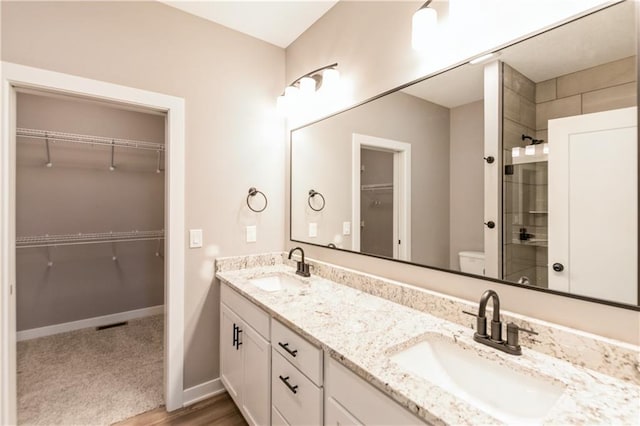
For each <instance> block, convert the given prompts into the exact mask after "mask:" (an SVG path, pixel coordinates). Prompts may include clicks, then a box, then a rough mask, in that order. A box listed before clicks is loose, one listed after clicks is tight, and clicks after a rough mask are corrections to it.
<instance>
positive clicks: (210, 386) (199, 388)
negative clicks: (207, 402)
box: [182, 377, 226, 407]
mask: <svg viewBox="0 0 640 426" xmlns="http://www.w3.org/2000/svg"><path fill="white" fill-rule="evenodd" d="M225 391H226V389H225V388H224V385H223V384H222V380H220V377H218V378H217V379H213V380H209V381H208V382H204V383H200V384H199V385H196V386H193V387H190V388H189V389H185V390H184V394H183V397H182V400H183V401H184V406H185V407H186V406H189V405H192V404H195V403H196V402H199V401H202V400H203V399H207V398H211V397H212V396H215V395H218V394H221V393H222V392H225Z"/></svg>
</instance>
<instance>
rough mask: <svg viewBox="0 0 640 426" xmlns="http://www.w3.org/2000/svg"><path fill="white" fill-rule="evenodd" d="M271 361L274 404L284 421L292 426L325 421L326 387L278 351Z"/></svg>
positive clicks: (274, 352)
mask: <svg viewBox="0 0 640 426" xmlns="http://www.w3.org/2000/svg"><path fill="white" fill-rule="evenodd" d="M271 361H272V364H271V403H272V404H273V406H274V407H275V408H276V409H277V410H278V412H279V413H280V414H281V415H282V417H284V420H285V421H286V422H287V423H288V424H291V425H320V424H322V388H319V387H318V386H316V385H315V384H314V383H313V382H312V381H311V380H309V379H308V378H307V377H306V376H305V375H304V374H302V373H300V371H298V369H297V368H296V367H294V366H293V365H291V364H290V363H289V362H288V361H287V360H286V359H284V358H283V357H282V355H280V353H279V352H277V351H275V350H273V354H272V356H271ZM285 382H286V383H285ZM287 384H288V385H287Z"/></svg>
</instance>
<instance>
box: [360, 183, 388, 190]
mask: <svg viewBox="0 0 640 426" xmlns="http://www.w3.org/2000/svg"><path fill="white" fill-rule="evenodd" d="M360 189H362V190H363V191H380V190H387V189H393V183H372V184H369V185H362V187H361V188H360Z"/></svg>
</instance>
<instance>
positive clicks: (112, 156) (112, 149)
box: [109, 139, 116, 260]
mask: <svg viewBox="0 0 640 426" xmlns="http://www.w3.org/2000/svg"><path fill="white" fill-rule="evenodd" d="M115 155H116V141H115V140H114V139H111V165H110V166H109V171H111V172H112V171H114V170H115V169H116V165H115V162H114V157H115ZM114 260H115V259H114Z"/></svg>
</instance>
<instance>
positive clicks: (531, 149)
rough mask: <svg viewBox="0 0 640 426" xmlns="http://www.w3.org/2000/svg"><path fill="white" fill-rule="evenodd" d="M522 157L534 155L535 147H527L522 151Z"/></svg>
mask: <svg viewBox="0 0 640 426" xmlns="http://www.w3.org/2000/svg"><path fill="white" fill-rule="evenodd" d="M524 155H536V146H535V145H527V147H526V148H525V149H524Z"/></svg>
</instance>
